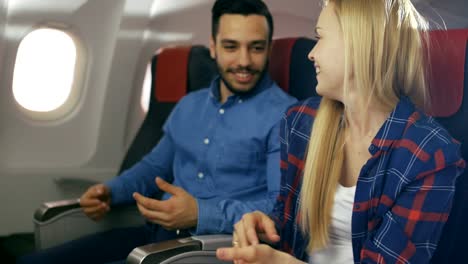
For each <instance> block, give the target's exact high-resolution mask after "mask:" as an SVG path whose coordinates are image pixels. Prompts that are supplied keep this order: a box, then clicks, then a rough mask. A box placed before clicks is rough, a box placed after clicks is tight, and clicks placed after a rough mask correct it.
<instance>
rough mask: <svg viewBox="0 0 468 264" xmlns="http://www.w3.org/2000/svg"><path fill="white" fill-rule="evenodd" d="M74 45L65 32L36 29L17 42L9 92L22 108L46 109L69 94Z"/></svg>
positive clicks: (55, 104) (51, 109)
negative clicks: (11, 84)
mask: <svg viewBox="0 0 468 264" xmlns="http://www.w3.org/2000/svg"><path fill="white" fill-rule="evenodd" d="M76 55H77V47H76V45H75V43H74V41H73V39H72V38H71V37H70V36H69V35H68V34H67V33H65V32H63V31H60V30H56V29H38V30H35V31H33V32H31V33H29V34H28V35H27V36H26V37H25V38H24V39H23V40H22V41H21V43H20V45H19V48H18V54H17V57H16V63H15V69H14V75H13V95H14V97H15V99H16V101H17V102H18V103H19V104H20V105H21V106H23V107H24V108H26V109H28V110H31V111H36V112H50V111H53V110H55V109H57V108H59V107H60V106H62V105H63V104H64V103H65V102H66V101H67V99H68V97H69V96H70V93H71V90H72V85H73V81H74V74H75V64H76Z"/></svg>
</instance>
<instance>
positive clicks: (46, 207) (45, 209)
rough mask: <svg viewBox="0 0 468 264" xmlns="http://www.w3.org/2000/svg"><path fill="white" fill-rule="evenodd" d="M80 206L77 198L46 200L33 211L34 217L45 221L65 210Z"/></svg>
mask: <svg viewBox="0 0 468 264" xmlns="http://www.w3.org/2000/svg"><path fill="white" fill-rule="evenodd" d="M76 208H80V202H79V199H71V200H60V201H53V202H46V203H43V204H42V205H41V207H39V208H38V209H36V212H34V219H35V220H36V221H39V222H45V221H48V220H50V219H52V218H53V217H55V216H57V215H60V214H62V213H64V212H66V211H69V210H72V209H76Z"/></svg>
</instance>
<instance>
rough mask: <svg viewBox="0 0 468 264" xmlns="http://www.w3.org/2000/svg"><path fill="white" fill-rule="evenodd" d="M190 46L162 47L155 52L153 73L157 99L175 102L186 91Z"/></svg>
mask: <svg viewBox="0 0 468 264" xmlns="http://www.w3.org/2000/svg"><path fill="white" fill-rule="evenodd" d="M191 48H192V47H191V46H188V47H173V48H163V49H161V50H160V51H159V53H158V54H157V56H158V58H157V62H156V63H157V64H156V67H155V72H154V74H153V76H154V77H153V78H154V79H153V84H154V85H156V89H154V90H155V96H156V100H157V101H159V102H165V103H175V102H177V101H179V100H180V98H182V97H183V96H184V95H185V94H186V93H187V78H188V60H189V54H190V50H191ZM158 87H164V89H161V88H158Z"/></svg>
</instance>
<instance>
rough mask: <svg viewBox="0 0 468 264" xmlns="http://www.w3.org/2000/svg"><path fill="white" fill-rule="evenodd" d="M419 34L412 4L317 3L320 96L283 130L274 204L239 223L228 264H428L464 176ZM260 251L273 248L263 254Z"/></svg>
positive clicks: (289, 117) (403, 0)
mask: <svg viewBox="0 0 468 264" xmlns="http://www.w3.org/2000/svg"><path fill="white" fill-rule="evenodd" d="M425 30H426V29H425V23H424V21H423V20H422V18H421V17H420V16H419V15H418V13H417V11H416V10H415V9H414V7H413V5H412V4H411V2H410V1H409V0H330V1H327V2H325V3H324V8H323V10H322V12H321V14H320V17H319V20H318V23H317V27H316V33H317V37H318V43H317V45H316V46H315V47H314V49H313V50H312V51H311V52H310V54H309V58H310V59H311V60H313V61H314V63H315V69H316V72H317V80H318V85H317V87H316V89H317V92H318V93H319V94H320V95H322V97H323V98H322V99H321V100H320V99H313V98H311V99H308V100H306V101H303V102H300V103H298V104H296V105H294V106H292V107H291V108H290V109H289V110H288V111H287V113H286V115H285V117H284V119H283V121H282V130H281V138H282V142H281V143H282V150H281V155H282V156H281V159H282V162H281V171H282V182H281V184H282V185H281V187H282V189H281V193H280V196H279V198H278V201H277V204H276V207H275V210H274V211H273V213H272V215H271V216H270V217H271V218H269V217H268V216H267V215H265V214H263V213H261V212H254V213H250V214H247V215H244V217H243V218H242V220H241V221H240V222H238V223H237V224H236V225H235V232H234V238H233V247H232V248H223V249H219V250H218V251H217V256H218V258H220V259H222V260H234V261H235V263H269V264H271V263H303V262H302V261H308V262H309V263H353V262H354V263H387V264H388V263H428V262H429V261H430V260H431V257H432V254H433V252H434V250H435V249H436V247H437V243H438V240H439V237H440V235H441V232H442V228H443V226H444V224H445V222H446V220H447V218H448V215H449V212H450V208H451V204H452V199H453V196H454V192H455V180H456V178H457V176H458V175H460V174H461V173H462V171H463V169H464V166H465V162H464V161H463V160H462V159H461V156H460V153H459V143H458V142H457V141H456V140H455V139H453V138H452V137H451V136H450V135H449V134H448V133H447V131H446V130H445V129H443V128H442V127H441V126H440V125H439V124H437V123H436V122H435V121H434V119H432V118H431V117H429V116H427V115H425V114H424V113H423V112H422V111H420V110H419V109H421V108H423V107H424V106H425V102H427V98H428V96H427V92H426V88H427V84H426V78H425V72H426V70H425V68H424V66H425V65H427V62H426V61H427V56H425V55H424V50H425V45H426V44H425V43H426V42H425V41H424V36H425V35H424V32H425ZM259 238H260V240H263V241H265V242H269V243H270V244H272V243H273V244H275V246H276V247H277V248H279V249H280V250H281V251H279V250H275V249H273V248H272V247H270V246H269V245H266V244H259Z"/></svg>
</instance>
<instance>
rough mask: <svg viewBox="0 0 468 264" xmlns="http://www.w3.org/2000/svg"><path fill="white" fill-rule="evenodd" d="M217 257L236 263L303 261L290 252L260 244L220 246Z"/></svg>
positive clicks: (280, 263)
mask: <svg viewBox="0 0 468 264" xmlns="http://www.w3.org/2000/svg"><path fill="white" fill-rule="evenodd" d="M216 257H217V258H218V259H220V260H224V261H234V263H235V264H276V263H277V264H295V263H303V262H301V261H299V260H297V259H295V258H294V257H292V256H291V255H289V254H286V253H284V252H281V251H278V250H275V249H273V248H271V247H270V246H268V245H265V244H259V245H252V246H247V247H242V248H241V247H237V246H234V247H231V248H219V249H218V250H216Z"/></svg>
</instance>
